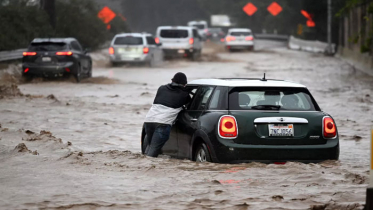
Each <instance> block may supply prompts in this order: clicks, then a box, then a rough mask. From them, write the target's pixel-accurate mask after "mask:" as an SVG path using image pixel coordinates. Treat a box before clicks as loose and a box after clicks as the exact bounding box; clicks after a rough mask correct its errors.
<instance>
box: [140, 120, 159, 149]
mask: <svg viewBox="0 0 373 210" xmlns="http://www.w3.org/2000/svg"><path fill="white" fill-rule="evenodd" d="M158 125H159V124H158V123H145V134H146V138H145V139H144V142H143V144H144V145H143V147H144V148H145V152H144V154H145V155H146V154H147V153H148V151H149V147H150V144H151V141H152V138H153V134H154V131H155V129H156V128H157V126H158Z"/></svg>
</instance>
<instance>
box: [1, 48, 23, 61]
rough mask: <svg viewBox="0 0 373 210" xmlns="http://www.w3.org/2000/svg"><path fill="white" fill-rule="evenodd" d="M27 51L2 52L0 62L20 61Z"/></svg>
mask: <svg viewBox="0 0 373 210" xmlns="http://www.w3.org/2000/svg"><path fill="white" fill-rule="evenodd" d="M24 51H27V49H18V50H12V51H1V52H0V62H2V61H11V60H18V59H21V58H22V57H23V55H22V53H23V52H24Z"/></svg>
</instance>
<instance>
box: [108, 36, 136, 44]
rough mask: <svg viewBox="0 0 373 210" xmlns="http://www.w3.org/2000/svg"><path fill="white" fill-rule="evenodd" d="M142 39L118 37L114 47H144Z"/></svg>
mask: <svg viewBox="0 0 373 210" xmlns="http://www.w3.org/2000/svg"><path fill="white" fill-rule="evenodd" d="M142 44H143V40H142V37H135V36H123V37H117V38H116V39H115V41H114V45H142Z"/></svg>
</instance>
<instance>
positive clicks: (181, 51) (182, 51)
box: [177, 50, 185, 53]
mask: <svg viewBox="0 0 373 210" xmlns="http://www.w3.org/2000/svg"><path fill="white" fill-rule="evenodd" d="M177 52H178V53H185V50H178V51H177Z"/></svg>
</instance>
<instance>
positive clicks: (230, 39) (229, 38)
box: [226, 36, 236, 42]
mask: <svg viewBox="0 0 373 210" xmlns="http://www.w3.org/2000/svg"><path fill="white" fill-rule="evenodd" d="M226 40H227V42H230V41H234V40H236V38H235V37H233V36H227V38H226Z"/></svg>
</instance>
